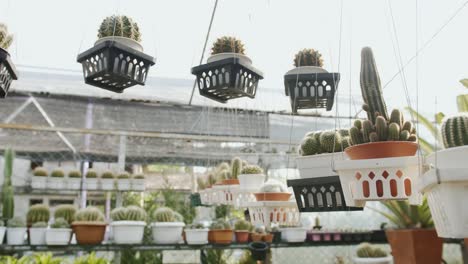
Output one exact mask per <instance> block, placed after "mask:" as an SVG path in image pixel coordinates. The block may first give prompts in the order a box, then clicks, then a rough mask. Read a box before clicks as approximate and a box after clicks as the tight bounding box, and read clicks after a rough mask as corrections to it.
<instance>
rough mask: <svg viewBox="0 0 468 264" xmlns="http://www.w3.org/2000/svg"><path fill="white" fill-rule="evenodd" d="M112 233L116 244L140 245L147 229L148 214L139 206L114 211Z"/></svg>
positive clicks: (112, 214) (112, 213)
mask: <svg viewBox="0 0 468 264" xmlns="http://www.w3.org/2000/svg"><path fill="white" fill-rule="evenodd" d="M110 216H111V219H112V223H111V224H110V226H111V228H112V233H113V235H114V242H115V243H116V244H140V243H141V242H142V241H143V235H144V231H145V227H146V212H145V210H143V209H142V208H140V207H138V206H128V207H119V208H115V209H114V210H112V212H111V214H110Z"/></svg>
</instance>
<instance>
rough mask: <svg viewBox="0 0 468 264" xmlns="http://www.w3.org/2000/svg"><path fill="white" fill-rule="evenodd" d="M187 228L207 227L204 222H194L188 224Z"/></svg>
mask: <svg viewBox="0 0 468 264" xmlns="http://www.w3.org/2000/svg"><path fill="white" fill-rule="evenodd" d="M185 229H205V226H204V225H203V224H202V223H192V224H191V225H187V226H186V227H185Z"/></svg>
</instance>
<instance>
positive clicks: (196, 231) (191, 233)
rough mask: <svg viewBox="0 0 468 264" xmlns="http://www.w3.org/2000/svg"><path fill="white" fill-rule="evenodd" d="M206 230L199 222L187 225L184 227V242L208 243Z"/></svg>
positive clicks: (191, 243) (189, 243) (192, 243)
mask: <svg viewBox="0 0 468 264" xmlns="http://www.w3.org/2000/svg"><path fill="white" fill-rule="evenodd" d="M208 231H209V229H208V228H206V227H205V226H204V225H203V224H201V223H194V224H191V225H188V226H186V227H185V229H184V233H185V242H187V244H188V245H205V244H208Z"/></svg>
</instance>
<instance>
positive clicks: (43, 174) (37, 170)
mask: <svg viewBox="0 0 468 264" xmlns="http://www.w3.org/2000/svg"><path fill="white" fill-rule="evenodd" d="M33 175H34V176H38V177H47V176H48V175H49V173H48V172H47V170H46V169H44V168H42V167H37V168H35V169H34V172H33Z"/></svg>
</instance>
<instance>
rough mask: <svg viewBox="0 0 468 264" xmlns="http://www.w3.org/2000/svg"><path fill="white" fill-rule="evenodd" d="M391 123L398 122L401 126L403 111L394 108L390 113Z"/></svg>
mask: <svg viewBox="0 0 468 264" xmlns="http://www.w3.org/2000/svg"><path fill="white" fill-rule="evenodd" d="M390 123H396V124H397V125H398V126H399V127H402V126H403V113H401V111H400V110H398V109H393V111H392V113H391V114H390Z"/></svg>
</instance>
